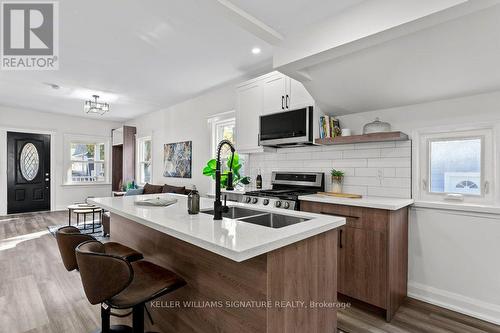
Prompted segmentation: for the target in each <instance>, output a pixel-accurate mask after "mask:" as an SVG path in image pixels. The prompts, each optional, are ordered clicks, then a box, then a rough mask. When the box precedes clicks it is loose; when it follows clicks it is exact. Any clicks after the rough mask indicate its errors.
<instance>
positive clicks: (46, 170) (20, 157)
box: [7, 132, 50, 214]
mask: <svg viewBox="0 0 500 333" xmlns="http://www.w3.org/2000/svg"><path fill="white" fill-rule="evenodd" d="M43 210H50V135H46V134H31V133H17V132H7V213H8V214H15V213H26V212H36V211H43Z"/></svg>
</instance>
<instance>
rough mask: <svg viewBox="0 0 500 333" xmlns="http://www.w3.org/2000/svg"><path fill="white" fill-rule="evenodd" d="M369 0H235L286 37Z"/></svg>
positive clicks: (238, 4)
mask: <svg viewBox="0 0 500 333" xmlns="http://www.w3.org/2000/svg"><path fill="white" fill-rule="evenodd" d="M363 1H365V0H306V1H303V0H231V2H232V3H233V4H235V5H237V6H238V7H239V8H241V9H243V10H244V11H245V12H247V13H249V14H250V15H252V16H254V17H256V18H258V19H259V20H261V21H262V22H264V23H265V24H267V25H269V26H270V27H271V28H273V29H274V30H276V31H278V32H279V33H281V34H283V35H284V36H285V37H286V36H288V35H291V34H294V33H296V32H299V31H301V30H302V29H304V27H307V26H308V25H310V24H314V23H318V22H319V21H322V20H324V19H326V18H328V17H331V16H333V15H337V14H338V13H340V12H341V11H343V10H345V9H347V8H349V7H352V6H354V5H357V4H359V3H361V2H363Z"/></svg>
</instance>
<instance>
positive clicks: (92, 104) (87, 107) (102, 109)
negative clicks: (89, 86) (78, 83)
mask: <svg viewBox="0 0 500 333" xmlns="http://www.w3.org/2000/svg"><path fill="white" fill-rule="evenodd" d="M92 97H93V98H94V100H91V99H89V100H87V101H85V104H84V107H83V109H84V111H85V113H95V114H99V115H101V116H102V115H103V114H105V113H106V112H108V111H109V104H108V103H101V102H98V101H97V100H98V99H99V95H92Z"/></svg>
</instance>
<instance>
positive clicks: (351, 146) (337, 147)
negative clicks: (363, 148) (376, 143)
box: [321, 144, 354, 151]
mask: <svg viewBox="0 0 500 333" xmlns="http://www.w3.org/2000/svg"><path fill="white" fill-rule="evenodd" d="M351 149H354V144H348V145H332V146H321V150H322V151H343V150H351Z"/></svg>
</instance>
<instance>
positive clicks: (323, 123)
mask: <svg viewBox="0 0 500 333" xmlns="http://www.w3.org/2000/svg"><path fill="white" fill-rule="evenodd" d="M336 126H338V120H337V119H335V117H332V116H328V115H324V116H320V117H319V137H320V138H321V139H324V138H334V137H335V136H336V135H337V133H336V131H335V127H336Z"/></svg>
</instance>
